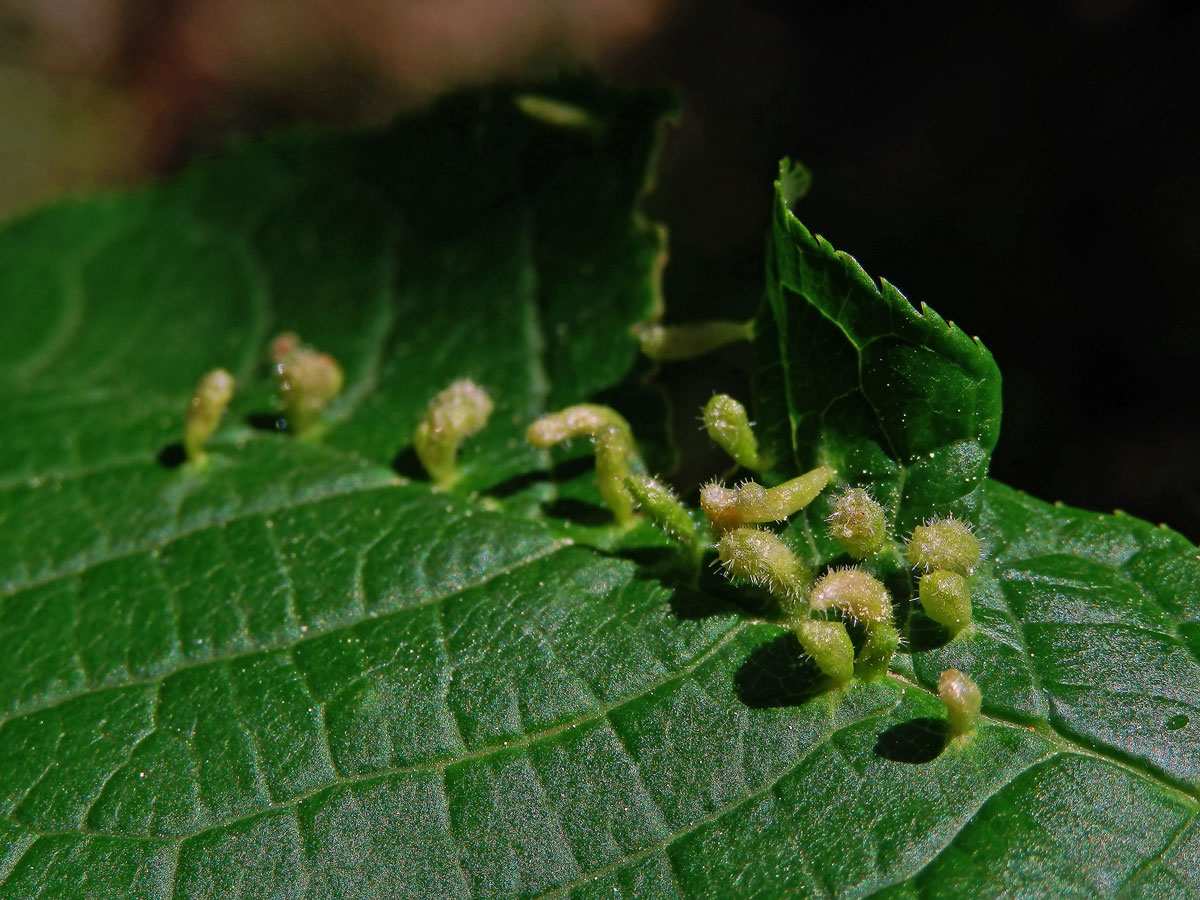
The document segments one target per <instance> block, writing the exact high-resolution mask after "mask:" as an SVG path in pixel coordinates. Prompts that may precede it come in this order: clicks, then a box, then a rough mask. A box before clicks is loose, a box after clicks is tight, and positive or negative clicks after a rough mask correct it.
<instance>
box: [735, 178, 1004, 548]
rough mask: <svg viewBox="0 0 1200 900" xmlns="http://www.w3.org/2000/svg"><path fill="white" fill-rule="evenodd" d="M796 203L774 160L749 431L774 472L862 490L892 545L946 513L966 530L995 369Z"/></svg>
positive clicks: (984, 448) (992, 426) (802, 183)
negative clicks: (809, 472) (881, 512)
mask: <svg viewBox="0 0 1200 900" xmlns="http://www.w3.org/2000/svg"><path fill="white" fill-rule="evenodd" d="M806 189H807V177H806V175H805V174H804V170H803V169H802V168H799V167H797V166H795V165H793V164H792V163H790V162H789V161H787V160H784V162H783V163H782V165H781V167H780V180H779V182H778V183H777V185H776V192H775V214H774V231H773V237H772V239H771V241H770V242H769V250H770V253H769V263H768V272H767V298H768V303H769V306H768V311H767V314H766V321H765V322H763V323H762V324H761V327H760V328H759V338H758V341H757V344H758V349H759V366H758V378H757V382H758V383H757V396H758V399H759V407H760V408H759V416H758V418H759V420H760V422H761V423H762V425H763V432H764V436H765V437H766V439H767V441H768V443H769V445H770V446H771V447H772V448H773V449H774V452H775V455H776V460H777V465H778V466H780V467H781V468H782V469H783V470H785V471H790V470H792V469H797V470H805V469H809V468H811V467H812V466H814V465H817V464H818V463H821V464H825V465H831V466H833V467H834V468H836V469H838V471H839V473H840V474H841V476H842V478H843V479H844V480H845V481H847V482H848V483H850V484H862V485H870V486H871V487H872V488H873V489H874V492H875V494H876V495H877V499H879V500H880V501H881V502H882V503H883V504H884V505H885V507H890V509H891V510H892V514H893V517H894V520H895V527H896V529H897V531H898V532H900V533H903V532H907V531H909V530H911V529H912V527H913V526H914V525H918V524H920V522H921V520H922V519H924V518H926V517H928V516H930V515H934V514H938V515H945V513H946V512H947V511H948V510H949V508H951V507H953V509H954V510H955V511H956V512H958V513H961V514H964V515H968V516H969V515H970V514H971V512H972V511H973V510H974V508H975V504H976V503H977V501H978V495H979V490H980V488H981V486H982V481H983V477H984V476H985V475H986V474H987V467H988V460H989V459H990V458H991V453H992V449H993V448H994V447H995V446H996V438H997V437H998V436H999V432H1000V372H999V370H998V369H997V368H996V363H995V361H994V360H993V359H992V355H991V354H990V353H988V351H987V350H986V349H985V348H984V346H983V345H982V344H981V343H980V342H979V340H978V339H977V338H971V337H968V336H967V335H966V334H965V333H964V332H962V331H961V330H960V329H959V328H958V327H957V326H955V325H954V324H953V323H947V322H946V321H945V320H943V319H942V318H941V317H940V316H939V315H938V314H937V313H936V312H934V311H933V310H932V309H930V308H929V307H927V306H925V305H924V304H922V305H921V309H920V311H919V312H918V311H917V310H916V309H914V308H913V307H912V305H911V304H910V303H909V302H908V300H906V299H905V298H904V296H903V295H902V294H901V293H900V292H899V291H898V290H896V288H895V287H893V286H892V285H891V284H889V283H888V282H887V281H884V280H882V279H881V280H880V281H879V283H878V284H876V283H875V282H874V281H872V279H871V277H870V276H869V275H867V273H866V272H864V271H863V270H862V268H861V267H860V266H859V265H858V263H857V262H855V260H854V259H853V258H852V257H850V256H848V255H847V254H845V253H842V252H840V251H838V250H834V249H833V247H831V246H830V245H829V242H828V241H826V240H825V239H824V238H822V237H819V236H814V235H813V234H812V233H810V232H809V230H808V229H807V228H805V227H804V225H803V224H801V222H800V220H799V219H797V218H796V216H795V214H794V212H793V210H792V206H793V205H794V204H795V202H796V200H797V199H798V197H799V196H800V195H802V194H803V192H804V190H806Z"/></svg>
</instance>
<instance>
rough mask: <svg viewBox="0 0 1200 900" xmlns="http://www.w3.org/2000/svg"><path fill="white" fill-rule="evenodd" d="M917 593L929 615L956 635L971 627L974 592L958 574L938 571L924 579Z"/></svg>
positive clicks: (926, 613) (922, 578) (945, 570)
mask: <svg viewBox="0 0 1200 900" xmlns="http://www.w3.org/2000/svg"><path fill="white" fill-rule="evenodd" d="M917 590H918V592H919V596H920V598H921V606H922V608H923V609H924V610H925V615H927V616H929V618H931V619H933V621H935V622H937V623H939V624H941V625H944V626H945V627H946V628H947V629H948V630H949V631H950V633H951V634H952V635H955V634H958V633H959V632H960V631H962V630H963V629H964V628H966V627H967V626H968V625H970V624H971V590H970V588H969V587H968V586H967V579H965V578H963V577H962V576H961V575H959V574H958V573H957V572H951V571H948V570H947V569H936V570H935V571H933V572H930V573H929V574H927V575H923V576H922V577H921V583H920V584H919V585H918V587H917Z"/></svg>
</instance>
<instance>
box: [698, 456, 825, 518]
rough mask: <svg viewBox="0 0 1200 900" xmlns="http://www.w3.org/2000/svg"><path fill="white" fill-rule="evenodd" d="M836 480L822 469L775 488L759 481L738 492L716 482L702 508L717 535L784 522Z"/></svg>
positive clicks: (704, 493) (703, 492)
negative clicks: (747, 526) (738, 529)
mask: <svg viewBox="0 0 1200 900" xmlns="http://www.w3.org/2000/svg"><path fill="white" fill-rule="evenodd" d="M833 476H834V471H833V469H830V468H829V467H828V466H820V467H818V468H816V469H813V470H812V471H811V472H806V473H805V474H803V475H799V476H797V477H795V478H792V479H790V480H789V481H785V482H784V483H783V484H780V485H776V486H775V487H772V488H768V487H763V486H762V485H761V484H758V483H757V482H755V481H747V482H745V483H743V484H740V485H738V486H737V487H736V488H727V487H725V486H724V485H721V484H718V483H716V482H713V483H711V484H707V485H705V486H704V487H703V488H701V490H700V508H701V509H703V510H704V514H705V516H707V517H708V521H709V522H710V523H711V524H712V526H713V530H714V531H717V532H723V531H728V530H729V529H731V528H740V527H741V526H743V525H755V524H760V523H763V522H782V521H784V520H785V519H787V518H788V516H791V515H793V514H795V513H797V512H799V511H800V510H802V509H804V507H806V506H808V504H810V503H812V501H813V500H814V499H815V498H816V496H817V494H819V493H820V492H821V491H822V490H823V489H824V487H825V485H827V484H828V483H829V481H830V480H831V479H832V478H833Z"/></svg>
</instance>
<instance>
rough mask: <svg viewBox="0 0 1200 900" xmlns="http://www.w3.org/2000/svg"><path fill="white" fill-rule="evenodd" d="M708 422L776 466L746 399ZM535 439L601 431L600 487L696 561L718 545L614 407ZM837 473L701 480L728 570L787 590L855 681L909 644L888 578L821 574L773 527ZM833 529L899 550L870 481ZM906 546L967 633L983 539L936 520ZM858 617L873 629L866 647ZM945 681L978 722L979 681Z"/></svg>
mask: <svg viewBox="0 0 1200 900" xmlns="http://www.w3.org/2000/svg"><path fill="white" fill-rule="evenodd" d="M703 420H704V425H705V429H706V430H707V432H708V434H709V436H710V437H711V438H712V439H713V441H714V442H716V443H717V444H718V445H720V446H721V447H722V448H723V449H724V450H725V451H726V452H727V453H729V455H730V456H731V457H732V458H733V459H734V460H735V461H736V462H737V463H738V464H739V465H741V466H742V467H744V468H746V469H750V470H761V469H763V468H766V467H767V461H766V460H765V458H764V456H763V454H762V453H761V452H760V450H759V447H758V443H757V439H756V437H755V435H754V431H753V428H752V426H751V424H750V421H749V417H748V416H747V414H746V410H745V407H743V406H742V404H740V403H739V402H738V401H737V400H735V399H734V398H732V397H729V396H727V395H723V394H719V395H717V396H715V397H713V398H712V399H711V400H710V401H709V403H708V404H707V405H706V406H705V408H704V413H703ZM526 438H527V439H528V440H529V442H530V443H532V444H534V445H535V446H538V447H550V446H552V445H554V444H557V443H559V442H562V441H566V440H570V439H572V438H586V439H589V440H591V441H592V443H593V445H594V446H595V450H596V478H597V482H598V486H599V489H600V493H601V496H602V497H603V498H604V499H605V502H606V503H607V504H608V505H609V507H610V508H611V509H612V511H613V514H614V516H615V518H616V520H617V521H618V522H619V523H621V524H627V523H629V522H630V521H631V520H632V517H633V512H634V509H635V508H636V507H640V508H641V509H642V510H643V511H644V512H645V513H646V515H647V516H648V517H649V518H650V520H651V521H652V522H654V523H655V524H656V525H658V526H659V527H660V528H662V529H663V530H665V531H666V532H667V533H669V534H670V535H672V536H673V537H674V538H675V539H676V540H677V541H678V542H679V543H680V544H681V546H682V547H684V548H685V549H686V551H687V556H688V557H689V559H690V560H692V561H693V562H697V563H698V562H699V560H700V559H701V557H702V556H703V553H704V551H705V550H706V549H707V546H708V545H706V544H705V543H704V541H703V540H702V538H701V536H700V532H699V531H698V530H697V528H696V524H695V521H694V520H693V518H692V516H691V515H690V514H689V512H688V510H687V509H686V508H685V507H684V506H683V504H682V503H680V501H679V500H678V498H677V497H675V495H674V494H673V493H672V492H671V490H670V489H669V488H667V487H666V486H665V485H663V484H662V483H661V482H659V481H657V480H656V479H654V478H652V477H650V476H649V475H647V474H646V473H645V466H644V465H643V464H642V461H641V457H640V456H639V454H638V452H637V447H636V444H635V443H634V440H633V435H632V432H631V430H630V428H629V424H628V422H626V421H625V419H623V418H622V417H621V416H620V415H619V414H618V413H616V412H615V411H614V410H612V409H609V408H608V407H603V406H596V405H593V404H581V405H578V406H572V407H568V408H566V409H564V410H561V411H559V412H557V413H553V414H551V415H548V416H546V417H544V418H542V419H539V420H538V421H536V422H534V423H533V425H531V426H530V427H529V430H528V432H527V433H526ZM835 477H836V473H835V472H834V470H833V469H831V468H830V467H828V466H819V467H818V468H816V469H813V470H812V471H811V472H807V473H805V474H803V475H800V476H798V477H796V478H792V479H790V480H789V481H785V482H784V483H783V484H779V485H776V486H775V487H765V486H763V485H761V484H759V483H757V482H756V481H752V480H747V481H744V482H742V483H741V484H738V485H736V486H734V487H727V486H725V485H724V484H721V483H720V482H716V481H714V482H712V483H710V484H706V485H704V487H702V488H701V490H700V508H701V510H703V512H704V515H705V518H706V519H707V520H708V524H709V528H710V530H711V532H712V535H713V537H714V538H715V540H716V551H717V556H718V558H719V560H720V563H721V565H722V566H723V568H724V570H725V572H726V573H727V574H728V575H729V576H731V577H736V578H740V579H744V580H746V581H749V582H751V583H753V584H755V585H758V586H759V587H761V588H763V589H765V590H766V591H768V592H769V593H770V594H771V595H772V596H773V597H775V598H776V599H777V600H778V602H779V604H780V607H781V609H782V611H783V614H784V617H785V619H786V621H787V623H788V625H789V627H791V628H792V629H793V630H794V631H795V633H796V637H797V638H798V639H799V641H800V644H801V646H802V647H803V648H804V651H805V653H807V654H808V655H809V656H811V657H812V659H813V660H814V661H815V662H816V664H817V666H818V667H819V668H820V669H821V671H822V672H824V673H825V674H826V675H827V676H828V677H829V678H830V679H831V680H833V681H834V682H837V683H842V684H844V683H846V682H848V681H850V679H851V678H853V677H855V676H857V677H859V678H864V679H872V678H877V677H879V676H881V675H883V674H884V673H886V672H887V668H888V664H889V662H890V661H891V658H892V654H893V653H894V652H895V650H896V648H897V647H898V646H899V644H900V640H901V638H900V633H899V631H898V630H897V628H896V622H895V614H894V610H893V606H892V598H891V596H890V594H889V593H888V590H887V588H886V586H885V585H884V584H883V582H882V581H880V580H879V579H878V578H876V577H875V575H874V574H872V573H871V572H869V571H867V570H866V569H864V568H860V567H857V566H850V567H843V568H833V569H829V570H827V571H826V572H824V573H823V574H822V575H821V576H820V577H817V573H816V572H814V571H813V570H812V569H811V568H810V567H809V566H808V565H807V564H806V563H805V562H804V561H803V560H801V559H800V558H799V557H798V556H797V555H796V553H795V552H794V551H793V550H792V549H791V548H790V547H789V546H788V545H787V544H786V543H785V542H784V541H783V539H782V538H780V537H779V535H777V534H776V533H775V532H774V531H772V530H770V529H768V528H764V527H761V526H763V525H765V524H767V523H778V522H783V521H786V520H787V519H788V517H790V516H792V515H793V514H795V513H796V512H799V511H800V510H802V509H804V508H805V507H807V506H808V505H809V504H810V503H812V501H813V500H814V499H816V497H817V496H818V495H819V494H820V493H821V491H823V490H824V489H825V488H826V487H827V486H828V485H829V484H830V483H831V482H832V481H833V480H834V478H835ZM828 527H829V533H830V535H831V536H832V537H833V538H834V539H836V540H837V542H838V543H839V544H840V545H841V547H842V548H843V550H845V552H846V553H847V555H849V556H851V557H853V558H855V559H858V560H864V561H865V560H869V559H872V558H874V557H875V556H877V555H878V554H880V553H883V552H885V551H893V550H895V549H896V547H897V545H896V544H895V543H894V542H893V541H892V539H891V538H890V536H889V533H888V532H889V526H888V521H887V516H886V514H885V512H884V509H883V507H882V506H881V505H880V504H879V503H878V502H877V501H876V500H875V499H874V498H873V497H871V495H870V494H869V493H868V492H867V491H866V490H864V489H862V488H847V489H845V490H843V491H842V493H841V494H839V495H838V497H837V498H836V499H835V500H834V502H833V512H832V514H831V515H830V516H829V518H828ZM904 554H905V557H906V559H907V560H908V562H909V563H910V564H911V565H912V566H913V567H914V568H916V569H918V570H920V572H921V573H922V576H921V579H920V591H919V592H920V599H921V603H922V606H923V607H924V608H925V612H926V614H927V615H928V616H929V617H930V618H931V619H933V620H935V621H937V622H939V623H941V624H942V625H944V626H945V627H946V628H947V629H949V631H950V632H951V633H952V634H957V633H958V632H959V631H961V630H962V629H963V628H964V627H966V626H967V625H968V624H969V623H970V621H971V599H970V591H969V587H968V584H967V577H968V576H969V575H970V574H971V573H972V572H973V570H974V567H975V565H976V564H977V563H978V561H979V542H978V540H977V539H976V538H975V536H974V535H973V534H972V533H971V531H970V529H969V528H968V527H967V526H966V525H965V523H963V522H962V521H961V520H958V519H954V518H952V517H947V518H945V519H937V520H931V521H929V522H927V523H926V524H924V525H921V526H918V527H917V528H916V529H915V530H914V531H913V534H912V537H911V538H910V539H909V540H908V542H907V545H906V547H905V550H904ZM847 623H849V624H851V625H853V626H856V627H858V628H861V629H862V639H861V640H860V641H859V646H858V647H857V648H856V647H855V642H854V641H853V640H852V639H851V636H850V631H849V630H848V629H847V627H846V626H847ZM944 680H945V681H946V685H945V690H940V691H939V695H941V694H945V696H944V697H943V700H945V701H946V702H947V706H948V707H949V708H951V710H952V711H954V710H958V713H956V715H955V717H954V718H955V720H956V721H959V720H961V721H962V722H973V721H974V716H975V715H976V714H977V713H978V693H979V692H978V688H977V687H975V686H974V682H972V681H971V680H970V679H969V678H967V676H965V675H963V674H962V673H959V672H955V671H953V670H951V671H950V672H948V673H947V677H946V679H944ZM960 695H961V696H960ZM956 698H958V699H956ZM972 698H974V699H973V700H972ZM960 701H961V702H960ZM972 704H973V705H972ZM972 709H974V712H971V710H972ZM956 730H957V729H956Z"/></svg>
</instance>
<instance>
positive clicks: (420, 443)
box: [413, 378, 495, 488]
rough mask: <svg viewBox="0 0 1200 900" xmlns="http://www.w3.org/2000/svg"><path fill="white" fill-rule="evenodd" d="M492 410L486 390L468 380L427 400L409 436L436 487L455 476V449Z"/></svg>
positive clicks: (460, 381) (446, 482)
mask: <svg viewBox="0 0 1200 900" xmlns="http://www.w3.org/2000/svg"><path fill="white" fill-rule="evenodd" d="M494 408H495V404H493V403H492V398H491V397H489V396H488V393H487V391H485V390H484V389H483V388H481V387H480V386H479V385H477V384H476V383H475V382H473V381H472V380H471V379H469V378H460V379H459V380H458V381H455V382H453V383H451V384H450V386H449V387H447V388H444V389H443V390H441V391H440V392H438V394H437V396H435V397H434V398H433V400H432V401H430V403H429V406H428V407H427V408H426V410H425V418H424V419H422V420H421V422H420V424H419V425H417V430H416V432H415V433H414V434H413V448H414V449H415V450H416V453H417V458H418V459H420V460H421V465H423V466H424V467H425V471H426V472H428V473H429V477H430V478H431V479H433V483H434V484H436V485H437V486H438V487H443V488H444V487H448V486H449V485H451V484H453V482H454V479H455V478H457V477H458V450H459V447H460V446H461V445H462V442H463V441H464V440H466V439H467V438H468V437H470V436H471V435H473V434H475V433H476V432H478V431H480V430H481V429H482V428H483V427H484V426H485V425H486V424H487V421H488V417H490V416H491V414H492V410H493V409H494Z"/></svg>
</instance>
